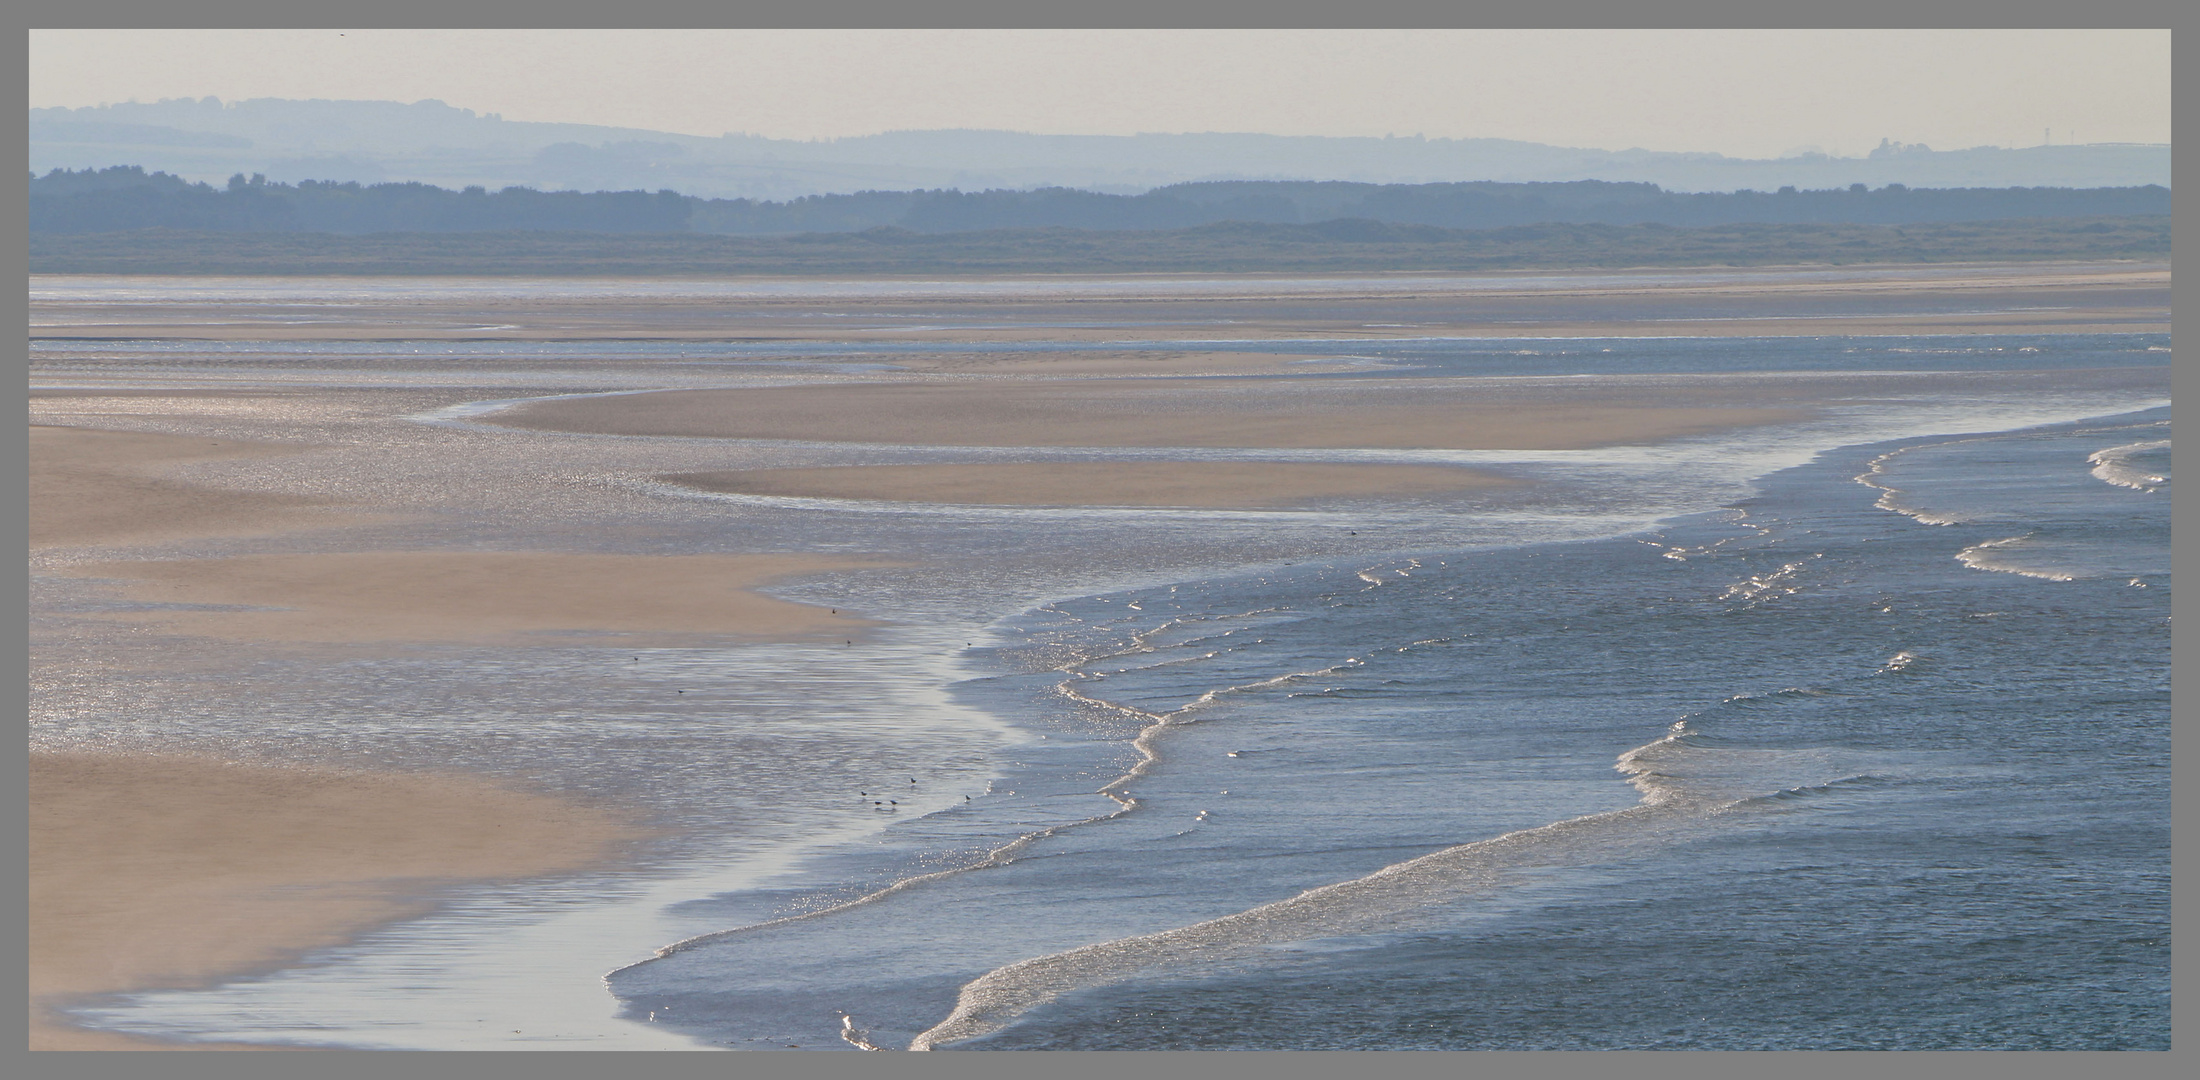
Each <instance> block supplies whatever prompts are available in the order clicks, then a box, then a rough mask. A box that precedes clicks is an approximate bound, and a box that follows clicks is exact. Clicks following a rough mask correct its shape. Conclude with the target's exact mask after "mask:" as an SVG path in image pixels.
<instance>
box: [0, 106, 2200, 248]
mask: <svg viewBox="0 0 2200 1080" xmlns="http://www.w3.org/2000/svg"><path fill="white" fill-rule="evenodd" d="M29 120H30V131H29V135H30V147H29V151H30V154H29V156H30V165H29V167H30V169H31V170H32V171H33V172H36V173H41V174H43V173H45V172H47V171H49V170H52V169H56V168H67V169H84V168H88V167H97V166H104V165H111V164H113V163H115V162H123V161H127V162H136V163H138V164H142V165H144V166H146V167H147V168H149V169H161V170H165V171H167V172H171V173H175V174H177V175H179V176H184V177H188V178H191V179H194V180H210V181H213V182H216V183H219V182H220V180H221V179H222V178H223V177H226V176H229V175H231V174H232V173H245V174H247V175H249V174H252V173H265V174H266V175H267V176H269V177H270V178H272V179H275V180H280V181H285V182H296V181H299V180H306V179H320V178H323V177H330V176H337V177H346V178H349V179H355V180H359V181H362V182H368V183H372V182H377V181H382V180H399V179H403V180H418V181H421V182H424V183H430V184H436V185H439V186H442V187H448V188H463V187H468V186H473V185H480V186H482V187H484V188H487V189H489V190H498V189H502V188H505V187H508V186H521V187H533V188H541V189H546V190H547V189H560V190H576V191H599V190H603V191H622V190H630V189H635V188H641V189H646V190H650V191H656V190H659V189H662V188H670V189H672V190H675V191H681V192H685V193H687V194H690V195H699V196H705V197H710V198H726V199H734V198H749V199H766V200H780V201H784V200H788V199H795V198H799V197H802V196H807V195H816V194H821V193H838V194H848V193H853V192H861V191H912V190H935V189H946V188H951V189H956V190H960V191H985V190H988V189H994V188H1012V189H1018V190H1027V189H1033V188H1046V187H1067V188H1078V189H1083V190H1087V191H1106V192H1115V193H1119V194H1135V193H1138V192H1142V191H1147V190H1150V189H1153V188H1157V187H1164V186H1168V185H1173V184H1182V183H1186V182H1190V181H1207V180H1276V179H1294V180H1347V181H1355V182H1360V183H1369V184H1426V183H1432V182H1450V181H1458V180H1494V181H1507V182H1527V181H1572V180H1613V181H1629V182H1647V183H1651V184H1656V185H1659V186H1661V187H1664V188H1666V189H1668V190H1672V191H1710V192H1717V191H1736V190H1739V189H1742V188H1755V189H1759V190H1764V191H1772V190H1777V189H1779V188H1781V187H1785V186H1790V185H1792V186H1795V187H1798V188H1805V189H1812V188H1843V189H1845V188H1847V187H1848V186H1849V185H1851V184H1856V183H1863V184H1867V185H1869V186H1871V187H1874V188H1877V187H1883V186H1885V185H1888V184H1896V183H1899V184H1907V185H1909V186H1911V187H1930V188H2001V187H2072V188H2093V187H2133V186H2144V185H2147V184H2159V185H2162V186H2164V187H2167V186H2169V184H2170V176H2171V160H2170V159H2171V155H2170V148H2169V147H2168V146H2166V145H2126V144H2089V145H2055V146H2028V147H2007V148H2005V147H1992V146H1982V147H1971V148H1967V149H1939V150H1936V149H1932V148H1930V147H1926V146H1921V145H1917V144H1901V143H1894V142H1883V143H1882V144H1881V145H1880V146H1879V147H1878V148H1877V149H1875V150H1873V151H1872V152H1871V153H1870V154H1868V155H1865V156H1862V157H1839V156H1834V155H1829V154H1825V153H1815V152H1796V153H1792V154H1789V155H1787V156H1783V157H1779V158H1768V159H1748V158H1731V157H1726V156H1724V155H1721V154H1707V153H1671V152H1663V151H1651V150H1640V149H1633V150H1618V151H1608V150H1593V149H1587V148H1582V147H1565V146H1546V145H1543V144H1540V143H1532V142H1521V141H1519V140H1514V139H1443V138H1435V139H1424V138H1421V137H1418V136H1407V137H1396V138H1392V137H1385V138H1367V137H1350V138H1340V137H1324V136H1292V135H1259V134H1249V133H1227V132H1210V133H1197V134H1142V135H1034V134H1024V133H1018V132H1009V131H892V132H885V133H882V134H878V135H867V136H861V137H855V138H842V139H820V140H814V141H806V140H799V139H771V138H765V137H762V136H758V135H747V134H740V133H732V132H729V133H727V134H726V135H724V136H722V137H718V138H711V137H706V136H697V135H683V134H677V133H674V132H665V131H647V130H641V129H635V128H614V127H601V126H594V125H588V124H554V123H530V122H523V121H514V120H505V119H503V118H502V117H499V116H497V115H495V114H489V115H478V114H476V113H474V112H473V111H471V110H468V109H459V108H453V107H451V106H448V105H445V104H443V103H442V102H440V101H420V102H413V103H411V104H401V103H398V102H394V101H289V100H281V99H273V98H268V99H258V100H252V101H232V102H223V101H219V100H216V99H214V98H204V99H201V100H190V99H177V100H170V101H159V102H151V103H138V102H129V103H121V104H114V105H104V106H99V107H96V108H82V109H64V108H53V109H32V110H30V112H29ZM1332 216H1338V215H1332ZM1176 224H1192V222H1178V223H1176ZM1431 224H1458V223H1448V222H1431ZM911 227H914V226H911Z"/></svg>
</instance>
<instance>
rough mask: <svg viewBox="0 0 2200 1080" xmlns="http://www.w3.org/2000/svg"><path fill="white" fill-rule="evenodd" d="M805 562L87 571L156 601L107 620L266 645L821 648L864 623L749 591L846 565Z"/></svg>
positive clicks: (606, 559)
mask: <svg viewBox="0 0 2200 1080" xmlns="http://www.w3.org/2000/svg"><path fill="white" fill-rule="evenodd" d="M864 565H871V564H867V563H863V562H859V561H855V560H849V559H833V558H823V557H813V556H805V555H613V554H593V553H573V552H530V551H363V552H316V553H303V554H268V555H236V556H230V557H226V558H206V559H177V560H161V561H115V562H95V563H84V564H79V565H76V566H73V567H71V568H69V569H68V570H67V571H66V573H69V574H71V575H73V576H78V577H91V578H103V579H116V580H117V582H118V584H117V587H118V588H119V590H120V591H121V592H122V593H123V595H125V596H127V597H129V598H130V599H133V600H138V601H141V602H148V603H162V604H184V605H228V606H230V607H229V608H228V609H227V610H224V609H222V608H220V607H216V608H213V609H205V608H179V609H152V610H136V611H127V612H116V613H112V614H109V615H105V616H101V617H107V618H119V619H128V620H130V621H133V622H143V623H147V624H151V625H153V626H156V627H159V628H161V629H164V630H168V631H171V632H176V633H188V634H196V635H203V636H208V637H216V638H225V639H229V640H236V641H251V642H260V643H281V642H312V643H376V642H379V643H389V642H417V643H438V642H454V643H456V642H499V643H526V642H529V641H534V642H546V641H557V642H566V643H579V642H583V641H599V640H617V641H620V642H626V643H632V644H673V643H681V642H691V641H694V640H697V639H716V638H728V639H739V640H772V641H787V640H806V639H823V638H827V637H831V636H833V635H836V634H852V633H853V632H854V631H856V630H857V629H859V628H861V627H865V626H868V625H871V624H870V623H869V622H867V621H865V620H862V619H858V618H856V617H854V616H850V615H840V614H834V613H832V612H830V611H829V610H828V609H826V608H821V607H815V606H812V605H808V604H797V603H794V602H792V601H788V600H780V599H777V598H774V597H770V596H765V595H762V594H760V593H757V592H753V591H751V590H752V589H753V588H754V587H756V586H759V585H763V584H766V583H769V582H771V581H775V580H778V579H781V578H786V577H792V576H796V575H800V574H808V573H816V572H819V571H824V570H832V569H840V568H846V567H852V566H864Z"/></svg>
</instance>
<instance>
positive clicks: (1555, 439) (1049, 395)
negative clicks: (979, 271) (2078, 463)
mask: <svg viewBox="0 0 2200 1080" xmlns="http://www.w3.org/2000/svg"><path fill="white" fill-rule="evenodd" d="M1379 389H1380V390H1381V391H1383V394H1382V398H1383V399H1377V398H1374V397H1372V396H1369V395H1367V394H1364V393H1362V394H1358V395H1357V396H1347V395H1346V394H1345V393H1344V392H1342V391H1340V389H1339V388H1338V387H1337V386H1335V385H1334V384H1325V383H1316V382H1310V381H1293V380H1273V381H1263V382H1261V383H1259V384H1257V385H1252V386H1247V385H1244V384H1242V383H1239V382H1235V381H1232V380H1204V379H1093V380H1074V381H1072V380H1061V381H1046V382H1038V381H1032V382H1003V383H969V382H963V383H896V384H843V385H832V386H793V387H764V388H755V389H722V390H721V389H712V390H672V391H660V392H655V393H644V394H621V395H615V396H607V397H588V398H559V399H551V400H544V401H534V402H529V403H526V404H522V405H518V406H515V407H513V408H510V409H507V410H504V411H502V412H498V413H494V414H491V415H490V416H487V417H484V418H483V419H485V420H486V421H487V422H490V423H495V424H501V425H504V426H508V427H517V428H528V429H533V430H541V431H571V432H585V433H590V434H599V435H654V436H695V437H704V438H725V439H790V440H802V441H817V442H852V443H884V444H897V445H922V446H1092V447H1132V446H1137V447H1162V446H1183V447H1210V448H1225V447H1227V448H1369V449H1444V450H1560V449H1575V448H1581V447H1592V446H1613V445H1623V444H1629V443H1640V442H1654V441H1658V440H1662V439H1670V438H1677V437H1680V436H1684V435H1694V434H1701V433H1704V432H1709V431H1719V430H1724V429H1729V428H1736V427H1744V426H1750V425H1756V424H1771V423H1779V422H1783V421H1791V420H1795V419H1798V418H1800V417H1801V416H1803V415H1805V413H1804V412H1803V411H1802V410H1798V409H1793V408H1777V407H1767V406H1742V405H1734V406H1728V405H1679V404H1658V405H1644V404H1631V403H1628V402H1626V401H1625V400H1624V399H1613V398H1611V397H1609V396H1605V397H1599V398H1594V399H1573V398H1574V395H1557V394H1552V395H1543V396H1541V397H1539V398H1533V399H1522V398H1518V397H1514V398H1506V399H1495V398H1491V399H1482V398H1478V397H1477V396H1476V395H1474V394H1473V393H1472V392H1462V391H1460V390H1458V389H1456V381H1453V382H1452V383H1451V384H1449V385H1444V384H1439V383H1437V382H1434V381H1430V382H1428V383H1426V384H1424V385H1416V384H1413V383H1410V382H1406V381H1403V380H1400V381H1398V382H1395V383H1392V384H1391V385H1389V386H1386V387H1382V388H1379Z"/></svg>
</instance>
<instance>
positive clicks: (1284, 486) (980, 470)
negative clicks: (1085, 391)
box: [664, 461, 1512, 508]
mask: <svg viewBox="0 0 2200 1080" xmlns="http://www.w3.org/2000/svg"><path fill="white" fill-rule="evenodd" d="M664 479H665V480H668V481H671V482H672V483H676V484H681V485H684V486H687V487H692V488H696V489H699V490H702V491H717V492H735V493H741V494H749V495H794V496H805V497H810V498H826V499H877V500H884V501H889V502H941V503H967V504H976V505H990V506H1156V507H1166V506H1184V507H1213V508H1255V507H1274V506H1290V505H1293V504H1297V503H1304V502H1309V501H1313V500H1317V499H1339V498H1355V497H1359V498H1369V497H1376V496H1391V497H1396V496H1410V495H1429V494H1439V493H1454V492H1461V491H1471V490H1474V489H1477V488H1488V487H1499V486H1504V485H1507V484H1510V483H1512V481H1509V480H1507V479H1505V478H1503V477H1499V476H1495V475H1492V474H1490V473H1486V472H1480V471H1477V470H1473V469H1462V468H1454V467H1451V466H1441V465H1334V464H1311V463H1299V462H1278V461H1244V462H1205V461H1198V462H1194V461H1166V462H1150V461H1045V462H1011V463H1000V464H992V463H979V464H962V465H868V466H863V465H858V466H837V467H827V468H814V469H745V470H727V471H719V472H699V473H676V474H670V475H667V476H665V477H664Z"/></svg>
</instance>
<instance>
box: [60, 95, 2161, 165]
mask: <svg viewBox="0 0 2200 1080" xmlns="http://www.w3.org/2000/svg"><path fill="white" fill-rule="evenodd" d="M208 102H212V103H213V105H214V107H217V108H222V109H230V108H235V107H237V106H240V105H249V104H253V103H257V102H284V103H298V104H315V103H327V104H332V105H394V106H397V107H399V108H418V107H421V106H436V107H440V108H443V109H449V110H451V111H454V112H459V113H464V114H465V115H466V116H467V118H469V119H476V120H488V121H493V122H496V123H503V124H533V125H542V126H549V127H584V128H599V129H602V130H605V131H634V132H645V133H648V134H652V135H670V136H675V137H678V138H685V139H711V140H729V139H760V140H764V141H767V142H783V143H802V144H810V145H820V144H830V143H839V142H851V141H856V140H861V139H875V138H881V137H884V136H889V135H934V134H960V135H1017V136H1025V137H1029V138H1041V139H1141V138H1197V137H1200V136H1252V137H1256V138H1268V139H1339V140H1344V139H1353V140H1369V141H1377V142H1384V141H1392V142H1395V141H1412V142H1453V143H1465V142H1487V143H1511V144H1515V145H1520V146H1539V147H1545V148H1550V149H1557V150H1580V151H1585V152H1589V153H1598V154H1666V155H1674V156H1686V157H1709V158H1720V159H1724V160H1727V161H1767V162H1770V161H1793V160H1797V159H1801V158H1810V157H1822V158H1827V159H1829V160H1835V161H1863V160H1867V159H1868V158H1869V156H1870V153H1871V151H1866V152H1865V153H1864V154H1859V155H1844V154H1839V153H1834V152H1830V151H1824V150H1808V151H1801V152H1791V153H1784V154H1781V155H1779V156H1776V157H1740V156H1735V155H1732V154H1727V153H1724V152H1721V151H1717V150H1653V149H1650V148H1648V147H1643V146H1630V147H1627V148H1624V149H1619V150H1611V149H1605V148H1603V147H1596V146H1572V145H1567V144H1562V143H1548V142H1537V141H1535V140H1533V139H1517V138H1508V137H1504V136H1495V135H1428V134H1425V133H1421V132H1416V133H1414V134H1411V135H1401V134H1398V133H1396V132H1391V133H1387V134H1383V135H1310V134H1301V135H1290V134H1282V133H1278V132H1269V131H1139V132H1133V133H1130V134H1117V133H1102V132H1067V131H1052V132H1050V131H1018V130H1013V129H1009V128H978V127H967V128H966V127H939V128H888V129H885V130H881V131H874V132H868V133H864V134H858V135H825V136H818V137H815V138H802V137H798V136H783V135H766V134H762V133H758V132H751V131H725V132H721V133H719V134H717V135H699V134H694V133H691V132H684V131H668V130H663V129H659V128H646V127H625V126H621V125H616V124H599V123H589V122H584V121H572V120H513V119H508V118H506V117H505V116H504V114H502V113H497V112H477V111H475V110H473V109H470V108H467V107H465V106H463V105H452V104H451V103H449V102H447V101H444V100H443V99H441V98H421V99H420V100H417V101H397V100H394V99H390V98H285V97H255V98H242V99H237V100H232V101H225V100H223V99H222V98H220V97H218V96H216V95H212V94H208V95H206V96H204V97H190V96H187V95H180V96H177V97H166V98H160V99H157V100H155V101H150V102H147V101H139V100H137V99H136V98H131V99H129V100H127V101H103V102H100V103H98V104H96V105H31V106H27V110H28V111H30V112H38V111H41V110H66V111H70V112H76V111H81V110H92V109H111V108H114V107H116V106H120V105H169V104H177V103H183V104H193V105H205V104H207V103H208ZM1888 146H1895V147H1902V148H1906V149H1918V150H1924V151H1928V152H1930V153H1936V154H1958V153H1966V152H1969V151H1975V150H2004V151H2021V150H2042V149H2089V148H2098V147H2136V148H2146V149H2171V148H2172V147H2173V146H2174V143H2171V142H2129V141H2118V142H2090V143H2085V142H2068V143H2055V142H2040V143H2032V144H2028V145H2022V146H2017V145H2005V144H1998V143H1980V144H1977V145H1974V146H1964V147H1958V148H1955V149H1950V150H1943V149H1936V148H1934V147H1932V146H1929V145H1926V144H1923V143H1904V142H1901V141H1900V140H1898V139H1894V138H1892V137H1891V136H1889V137H1882V138H1881V140H1880V147H1881V148H1884V147H1888ZM1875 149H1876V148H1875Z"/></svg>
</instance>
